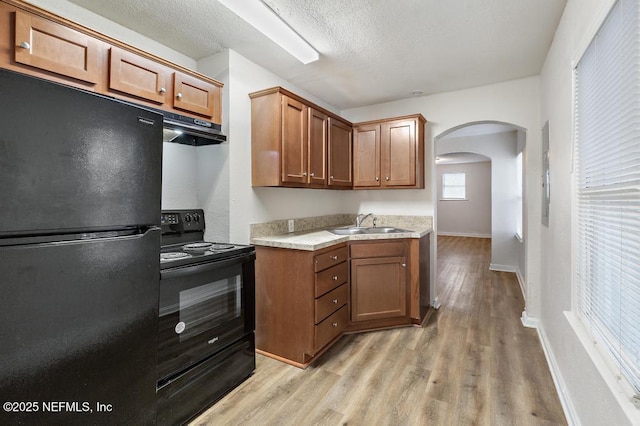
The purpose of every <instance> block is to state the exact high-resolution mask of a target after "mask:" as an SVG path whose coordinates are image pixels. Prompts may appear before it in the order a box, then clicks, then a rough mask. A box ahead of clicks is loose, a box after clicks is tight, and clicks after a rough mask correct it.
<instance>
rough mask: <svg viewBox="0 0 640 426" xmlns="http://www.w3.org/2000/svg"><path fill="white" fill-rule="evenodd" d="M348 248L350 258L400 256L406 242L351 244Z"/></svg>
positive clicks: (402, 254) (403, 251)
mask: <svg viewBox="0 0 640 426" xmlns="http://www.w3.org/2000/svg"><path fill="white" fill-rule="evenodd" d="M350 249H351V258H352V259H354V258H356V259H359V258H370V257H397V256H400V257H402V256H404V255H405V250H406V244H405V242H404V241H394V242H384V243H366V244H351V247H350Z"/></svg>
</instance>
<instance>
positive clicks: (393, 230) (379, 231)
mask: <svg viewBox="0 0 640 426" xmlns="http://www.w3.org/2000/svg"><path fill="white" fill-rule="evenodd" d="M397 232H409V231H407V230H406V229H400V228H394V227H391V226H380V227H378V228H367V231H366V232H365V233H366V234H395V233H397Z"/></svg>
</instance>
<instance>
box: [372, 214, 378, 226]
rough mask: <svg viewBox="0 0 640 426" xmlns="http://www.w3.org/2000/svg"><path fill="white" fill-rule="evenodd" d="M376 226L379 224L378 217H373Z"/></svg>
mask: <svg viewBox="0 0 640 426" xmlns="http://www.w3.org/2000/svg"><path fill="white" fill-rule="evenodd" d="M376 226H378V218H377V217H375V216H374V217H373V227H374V228H375V227H376Z"/></svg>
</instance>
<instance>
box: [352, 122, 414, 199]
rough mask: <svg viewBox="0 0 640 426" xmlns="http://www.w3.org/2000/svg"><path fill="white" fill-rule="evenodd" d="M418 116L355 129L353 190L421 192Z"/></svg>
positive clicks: (360, 126)
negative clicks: (397, 189) (394, 189)
mask: <svg viewBox="0 0 640 426" xmlns="http://www.w3.org/2000/svg"><path fill="white" fill-rule="evenodd" d="M425 123H426V120H425V119H424V117H423V116H422V115H420V114H417V115H412V116H406V117H397V118H392V119H386V120H377V121H370V122H366V123H358V124H355V125H354V137H353V152H354V159H353V172H354V181H353V187H354V188H361V189H377V188H424V173H425V171H424V124H425Z"/></svg>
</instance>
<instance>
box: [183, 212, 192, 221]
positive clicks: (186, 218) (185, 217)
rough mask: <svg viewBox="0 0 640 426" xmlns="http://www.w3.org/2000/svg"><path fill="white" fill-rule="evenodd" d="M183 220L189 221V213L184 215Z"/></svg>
mask: <svg viewBox="0 0 640 426" xmlns="http://www.w3.org/2000/svg"><path fill="white" fill-rule="evenodd" d="M184 221H185V222H187V223H189V222H191V215H190V214H189V213H187V214H185V215H184Z"/></svg>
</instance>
